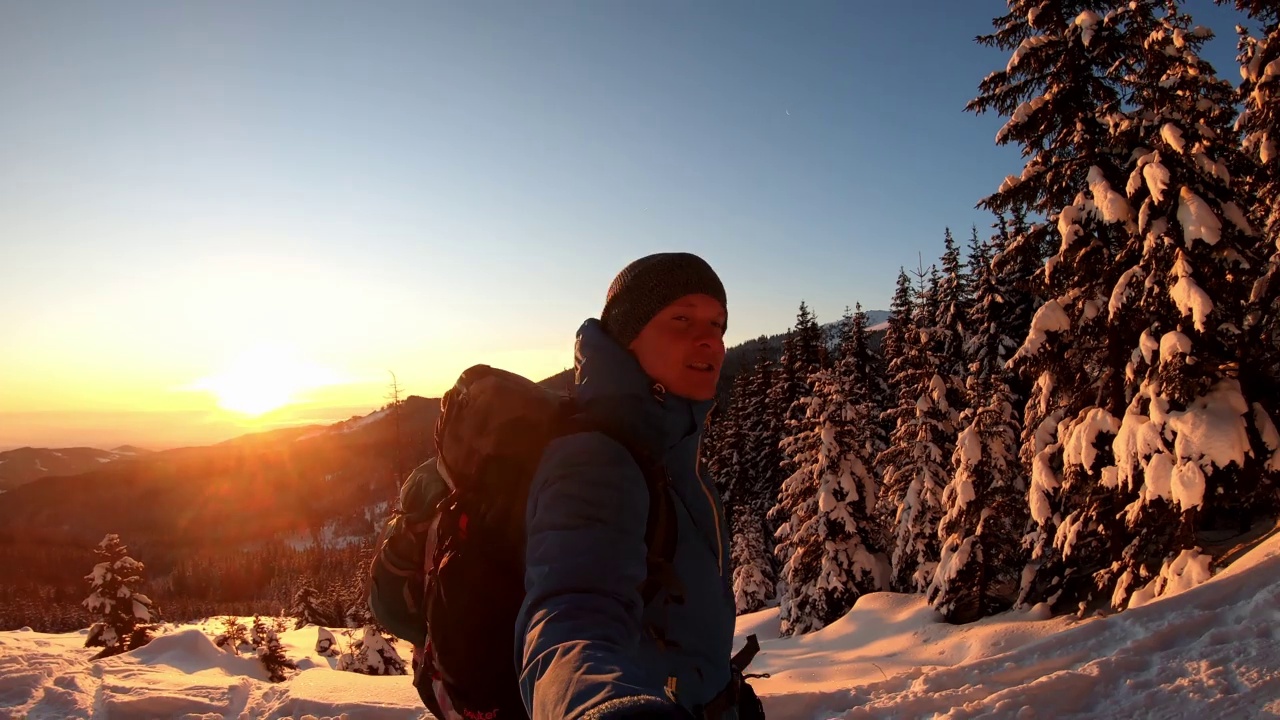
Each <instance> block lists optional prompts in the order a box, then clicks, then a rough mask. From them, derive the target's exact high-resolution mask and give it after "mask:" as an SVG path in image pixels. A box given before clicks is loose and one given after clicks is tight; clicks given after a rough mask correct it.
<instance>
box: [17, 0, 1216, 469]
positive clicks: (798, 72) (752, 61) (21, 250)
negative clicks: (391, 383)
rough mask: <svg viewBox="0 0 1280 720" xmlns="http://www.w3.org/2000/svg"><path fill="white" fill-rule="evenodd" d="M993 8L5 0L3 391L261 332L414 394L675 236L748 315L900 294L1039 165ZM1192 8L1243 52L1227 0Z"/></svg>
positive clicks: (159, 368) (775, 326) (971, 3)
mask: <svg viewBox="0 0 1280 720" xmlns="http://www.w3.org/2000/svg"><path fill="white" fill-rule="evenodd" d="M1003 8H1004V4H1003V3H1001V2H998V1H994V0H930V1H924V0H902V1H899V2H853V1H847V2H802V3H782V2H774V3H760V2H742V3H737V2H735V3H728V2H716V3H711V2H686V1H681V2H673V1H667V0H659V1H648V0H646V1H644V2H640V1H635V2H625V3H624V2H617V1H608V2H595V1H591V2H588V1H586V0H583V1H582V2H574V3H568V2H558V1H557V2H537V3H524V2H480V3H461V2H453V3H446V2H373V3H356V2H347V3H334V2H268V3H262V2H184V3H168V2H163V3H162V2H154V3H136V2H12V1H10V0H0V97H3V107H4V110H3V112H0V314H2V315H3V318H4V324H5V325H7V326H9V332H8V334H9V336H10V338H11V339H12V340H13V341H14V342H13V344H12V345H11V344H10V343H5V345H6V346H7V347H6V348H5V350H4V354H5V355H6V358H5V359H0V376H3V375H4V374H6V372H7V373H8V375H9V377H11V378H15V377H16V378H19V380H20V381H21V382H15V383H12V384H11V385H10V387H9V388H8V391H9V392H8V394H7V395H6V388H4V387H0V411H2V410H5V409H15V408H23V409H31V408H30V407H29V406H30V405H31V404H32V403H33V402H35V398H37V397H38V396H39V397H43V396H44V395H47V392H45V391H39V392H37V390H38V388H40V387H43V386H44V384H46V383H47V384H50V385H52V384H54V383H58V384H60V385H61V386H66V385H67V384H68V383H70V384H71V385H72V386H76V385H75V382H73V381H72V378H81V379H83V376H84V375H85V373H86V372H89V370H90V369H91V368H94V367H106V368H123V367H129V368H132V369H133V372H134V373H135V376H129V377H126V376H125V375H120V376H119V377H115V376H111V377H107V376H103V377H102V378H100V379H99V380H96V381H95V382H98V383H99V385H112V386H113V387H120V388H129V387H136V388H142V387H143V385H144V383H145V382H147V381H150V380H145V381H144V379H143V377H144V376H145V378H151V379H155V378H160V379H161V381H163V382H164V383H165V384H166V385H165V387H172V386H173V385H174V384H181V383H182V382H183V378H188V379H194V376H198V375H200V373H202V372H206V370H205V369H202V367H201V360H200V359H201V358H206V359H209V362H211V363H215V364H216V363H219V362H220V363H225V362H227V360H226V359H225V358H222V357H221V356H219V357H217V358H214V356H215V355H218V353H219V352H221V351H224V350H227V349H228V348H229V347H230V346H234V345H237V344H248V343H251V342H258V341H260V340H262V339H263V338H267V339H272V340H284V341H287V342H288V343H290V344H291V346H292V347H295V348H298V349H299V350H300V352H301V353H302V354H303V355H304V356H305V357H307V358H311V359H315V360H316V361H317V362H320V363H323V364H325V365H326V367H335V366H342V367H343V368H345V369H346V371H349V372H354V373H357V374H359V373H364V372H366V371H368V372H375V371H377V372H381V371H380V370H378V369H379V368H386V367H393V368H397V369H398V371H399V372H400V373H401V374H402V376H403V377H402V379H404V380H406V381H407V383H408V384H409V386H410V389H411V390H413V391H417V392H421V393H423V394H430V393H434V392H438V391H439V389H440V386H441V383H444V382H447V380H450V379H452V376H453V375H456V372H457V371H458V370H460V369H461V367H465V365H466V364H470V362H483V361H486V360H489V359H492V358H506V359H508V360H509V362H508V365H509V366H511V367H513V369H517V370H524V371H527V372H528V373H530V374H538V373H539V372H541V371H542V370H544V369H546V368H548V367H550V366H552V365H555V364H556V363H558V366H564V365H567V364H569V362H571V354H570V348H571V337H572V333H573V331H574V330H575V329H576V327H577V325H578V324H579V322H580V320H581V319H582V318H584V317H586V316H588V315H592V314H594V313H596V312H598V310H599V307H600V305H601V303H602V301H603V295H604V291H605V288H606V286H607V284H608V282H609V280H610V279H611V278H612V276H613V274H614V273H615V272H616V271H617V270H618V269H620V268H621V267H622V265H624V264H625V263H626V262H627V261H629V260H631V259H633V258H635V257H637V256H639V255H642V254H646V253H649V252H655V251H661V250H677V249H678V250H689V251H693V252H697V253H700V254H702V255H704V256H705V257H706V258H707V259H708V260H710V261H711V262H712V264H713V265H714V266H715V267H717V269H719V270H720V272H721V275H722V276H723V278H724V280H725V282H726V285H727V286H728V291H729V297H730V333H729V339H730V341H731V342H737V341H741V340H744V339H747V338H750V337H753V336H755V335H758V334H761V333H774V332H780V331H782V330H784V329H786V327H787V326H788V325H789V324H790V323H791V322H792V320H793V319H794V316H795V311H796V306H797V305H798V303H799V302H800V300H801V299H805V300H807V301H808V302H809V304H810V305H811V306H813V307H814V308H815V309H816V311H817V313H818V316H819V319H820V320H822V321H829V320H834V319H836V318H837V317H838V316H839V314H840V313H841V312H842V310H843V309H844V307H845V306H846V305H852V304H853V303H854V302H859V301H860V302H862V303H863V305H864V306H866V307H868V308H877V309H883V308H885V307H887V305H888V299H889V296H890V293H891V289H892V286H893V281H894V277H895V275H896V272H897V268H898V266H899V265H908V266H912V265H914V264H915V263H916V262H917V258H918V257H919V254H921V253H922V254H923V257H924V262H925V264H926V265H927V264H928V263H929V262H931V261H932V260H933V259H934V258H935V257H936V256H937V254H938V252H939V250H940V243H941V237H942V232H943V228H944V227H945V226H947V225H950V226H951V227H952V228H953V229H954V230H955V232H956V234H957V235H958V236H960V237H967V235H968V228H969V226H970V224H972V223H977V224H978V225H979V228H980V230H982V231H984V232H986V231H987V228H988V226H989V224H990V222H991V218H990V217H989V216H987V215H986V214H984V213H981V212H979V211H977V210H975V209H974V205H975V203H976V202H977V201H978V200H979V199H980V198H981V197H982V196H983V195H985V194H988V193H990V192H991V191H992V190H994V189H995V188H996V187H997V186H998V185H999V183H1000V180H1001V178H1003V177H1004V176H1005V175H1006V174H1009V173H1014V172H1018V171H1019V170H1020V168H1021V163H1020V161H1019V159H1018V157H1017V153H1016V151H1015V150H1013V149H1010V148H1004V149H1000V148H996V147H995V146H994V143H993V138H994V136H995V133H996V130H997V129H998V127H999V126H1000V124H1001V122H1002V121H1001V119H1000V118H996V117H991V116H984V117H976V116H973V115H971V114H969V113H965V112H963V106H964V104H965V103H966V102H967V101H968V100H969V99H971V98H972V97H973V95H974V94H975V92H976V87H977V84H978V82H979V81H980V80H981V78H982V77H983V76H984V75H985V74H987V73H988V72H990V71H991V70H993V69H996V68H998V67H1001V66H1003V65H1004V63H1005V62H1006V61H1007V56H1006V55H1005V54H1003V53H1000V52H998V51H993V50H988V49H986V48H982V47H979V46H978V45H976V44H975V43H974V42H973V41H972V39H973V37H974V36H975V35H977V34H980V33H983V32H987V31H988V30H989V29H990V20H991V18H992V17H993V16H995V15H998V14H1000V13H1001V12H1002V11H1003ZM1189 9H1190V10H1191V11H1192V13H1193V14H1196V15H1197V19H1198V20H1200V21H1201V22H1203V23H1205V24H1209V25H1211V26H1212V27H1214V28H1215V29H1217V30H1218V31H1219V32H1220V33H1222V32H1223V31H1225V32H1226V35H1225V36H1224V37H1220V38H1219V39H1218V40H1216V41H1215V47H1214V51H1213V52H1211V53H1209V54H1208V57H1209V59H1210V60H1211V61H1213V62H1215V64H1217V66H1218V68H1219V71H1220V73H1221V74H1222V75H1223V76H1224V77H1228V78H1230V79H1231V80H1232V81H1236V80H1237V79H1238V77H1239V76H1238V74H1237V72H1236V69H1235V67H1234V62H1233V60H1232V56H1233V55H1234V43H1235V38H1234V35H1233V34H1232V33H1231V22H1233V21H1234V19H1235V16H1234V14H1233V13H1231V12H1230V11H1228V10H1224V9H1221V8H1216V7H1213V6H1212V5H1211V4H1210V3H1208V2H1207V0H1206V1H1204V2H1201V3H1198V4H1197V3H1192V4H1190V5H1189ZM1224 19H1225V21H1224ZM14 348H16V352H15V351H14ZM446 355H447V356H448V359H442V358H443V357H444V356H446ZM73 356H76V357H78V358H79V359H78V360H73V359H71V358H72V357H73ZM553 358H554V359H553ZM559 358H563V362H559ZM468 361H470V362H468ZM6 362H7V363H8V364H7V365H6V364H4V363H6ZM495 364H497V363H495ZM428 367H430V368H431V370H429V371H428V370H427V369H426V368H428ZM175 368H176V369H175ZM353 368H354V369H353ZM19 384H21V385H23V386H24V387H27V388H28V389H29V392H28V393H27V394H26V395H23V394H22V393H21V392H19V391H18V390H16V389H15V387H14V386H16V385H19ZM0 385H3V382H0ZM76 387H78V386H76ZM32 388H35V389H32ZM68 392H72V391H68ZM77 392H78V394H76V393H77ZM99 394H100V395H102V397H104V398H105V397H106V394H104V393H99ZM72 395H73V396H74V397H73V398H72V399H68V400H67V401H66V402H65V403H63V405H64V406H65V409H73V408H74V407H78V406H76V405H75V403H76V402H81V404H82V405H85V407H89V406H93V407H97V406H99V405H102V406H104V407H105V406H106V405H111V407H114V408H116V409H120V407H121V406H122V405H123V404H126V403H124V401H119V400H118V399H117V402H116V403H115V404H114V405H112V404H111V403H110V402H108V401H107V400H105V399H102V398H99V399H98V400H94V402H90V403H88V404H87V405H86V404H85V403H86V402H88V401H87V400H85V398H91V397H97V396H96V395H94V394H93V392H90V391H89V390H88V389H84V390H81V391H75V392H72ZM76 398H78V399H76ZM378 399H379V400H380V398H378ZM99 401H100V402H99ZM94 403H98V404H97V405H94ZM6 404H7V407H6ZM2 440H3V438H0V444H3V442H2Z"/></svg>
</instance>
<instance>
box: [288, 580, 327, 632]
mask: <svg viewBox="0 0 1280 720" xmlns="http://www.w3.org/2000/svg"><path fill="white" fill-rule="evenodd" d="M320 607H321V602H320V599H319V597H318V593H316V589H315V588H313V587H311V586H310V585H303V586H302V587H300V588H298V592H297V593H295V594H294V596H293V604H292V605H291V606H290V607H289V615H290V616H291V617H294V618H296V619H297V624H296V625H295V626H294V629H301V628H303V627H304V626H306V625H308V624H310V625H318V626H324V625H326V624H328V622H329V621H330V620H331V619H332V618H330V617H328V615H327V614H326V613H325V612H324V611H323V610H321V609H320Z"/></svg>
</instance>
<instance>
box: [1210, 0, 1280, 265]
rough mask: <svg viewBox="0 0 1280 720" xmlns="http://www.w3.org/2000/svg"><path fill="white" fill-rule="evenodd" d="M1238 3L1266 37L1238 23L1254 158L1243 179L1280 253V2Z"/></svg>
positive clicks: (1245, 127) (1245, 121) (1242, 92)
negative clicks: (1252, 33) (1255, 33)
mask: <svg viewBox="0 0 1280 720" xmlns="http://www.w3.org/2000/svg"><path fill="white" fill-rule="evenodd" d="M1218 2H1219V3H1221V2H1223V0H1218ZM1234 5H1235V6H1236V8H1237V9H1239V10H1240V11H1241V12H1244V13H1246V14H1247V15H1248V16H1249V18H1250V19H1252V20H1254V21H1256V22H1258V23H1259V24H1260V25H1261V37H1253V36H1252V35H1251V34H1250V33H1249V31H1248V30H1247V29H1246V28H1245V27H1243V26H1238V30H1239V33H1240V41H1239V50H1240V54H1239V56H1238V57H1237V59H1238V60H1239V62H1240V75H1241V77H1242V80H1241V82H1240V87H1239V88H1238V96H1237V99H1238V101H1239V102H1240V104H1241V105H1242V107H1243V109H1242V110H1241V113H1240V117H1239V119H1238V121H1237V123H1236V127H1237V128H1239V130H1240V131H1241V133H1242V137H1241V147H1242V149H1243V151H1244V153H1245V155H1246V157H1247V158H1248V160H1249V163H1248V165H1247V167H1246V170H1245V176H1244V177H1243V178H1241V180H1242V181H1243V184H1244V186H1245V189H1246V191H1247V192H1248V193H1249V195H1250V196H1251V197H1254V198H1256V200H1257V202H1256V204H1254V205H1253V212H1251V213H1250V215H1251V217H1252V219H1253V221H1254V223H1255V225H1256V226H1257V227H1258V228H1259V229H1260V230H1262V231H1263V233H1264V234H1265V237H1266V238H1267V240H1268V241H1269V243H1270V244H1271V246H1272V250H1273V251H1275V249H1277V248H1276V243H1278V242H1280V6H1277V4H1276V3H1275V2H1272V1H1271V0H1235V2H1234Z"/></svg>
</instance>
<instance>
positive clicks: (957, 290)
mask: <svg viewBox="0 0 1280 720" xmlns="http://www.w3.org/2000/svg"><path fill="white" fill-rule="evenodd" d="M974 235H975V237H976V235H977V229H976V228H975V229H974ZM943 248H944V250H943V253H942V258H941V259H940V261H939V265H940V266H941V267H940V273H939V275H938V281H937V286H938V287H937V309H936V311H935V314H934V324H933V327H932V328H931V329H930V337H931V340H932V342H933V346H934V352H936V353H937V355H938V358H939V361H940V365H939V368H938V372H939V374H941V375H943V379H944V380H946V381H947V383H948V386H949V388H950V390H951V395H950V396H949V400H950V401H951V406H952V408H954V409H955V410H956V411H957V412H959V411H962V410H963V409H964V406H965V390H964V378H965V377H966V376H967V375H968V358H967V357H966V356H965V342H966V339H967V337H968V331H967V330H966V327H965V326H966V323H967V322H968V319H969V312H970V311H969V308H970V306H971V305H972V304H973V298H972V291H971V289H970V287H969V285H970V280H969V273H968V268H967V264H966V263H965V262H964V261H962V260H961V259H960V246H959V245H957V244H956V241H955V238H954V237H952V235H951V228H947V230H946V233H945V235H944V237H943Z"/></svg>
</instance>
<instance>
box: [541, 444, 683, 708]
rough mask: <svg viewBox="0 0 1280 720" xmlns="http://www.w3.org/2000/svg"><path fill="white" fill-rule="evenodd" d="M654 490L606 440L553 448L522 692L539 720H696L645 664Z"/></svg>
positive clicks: (544, 468)
mask: <svg viewBox="0 0 1280 720" xmlns="http://www.w3.org/2000/svg"><path fill="white" fill-rule="evenodd" d="M648 507H649V492H648V489H647V488H646V485H645V480H644V476H643V475H642V473H641V472H640V468H639V467H638V466H637V465H636V463H635V461H634V460H633V459H632V458H631V454H630V453H628V452H627V450H626V449H625V448H623V447H622V446H621V445H619V444H617V443H616V442H614V441H613V440H611V439H609V438H608V437H606V436H604V435H601V434H598V433H588V434H579V435H573V436H569V437H567V438H563V439H561V440H559V441H556V442H554V443H553V444H552V445H550V446H549V447H548V449H547V452H546V454H545V455H544V456H543V459H542V462H541V464H540V466H539V470H538V472H537V474H536V475H535V476H534V479H533V483H532V485H531V487H530V489H529V504H528V508H527V515H526V531H527V546H526V554H525V564H526V569H525V591H526V595H525V600H524V604H523V606H522V607H521V609H520V615H519V618H518V620H517V622H516V638H517V647H518V652H519V657H520V670H521V672H520V691H521V694H522V696H523V698H524V703H525V707H526V709H528V711H529V715H530V717H531V718H532V720H551V719H552V718H555V719H556V720H559V719H560V718H571V719H578V718H582V719H584V720H604V719H606V718H607V719H608V720H614V719H615V718H641V717H644V718H668V717H669V718H678V717H688V716H687V715H685V714H684V711H683V710H682V709H681V708H680V707H679V706H677V705H676V704H675V703H673V702H671V701H670V700H668V699H667V697H666V695H665V693H664V692H663V687H664V683H665V678H659V677H655V674H656V673H654V672H653V671H651V670H648V669H645V668H642V667H640V666H639V665H638V664H637V663H636V660H635V658H636V649H637V646H638V643H639V640H640V633H641V614H642V611H643V607H642V601H641V598H640V592H639V586H640V583H641V582H642V581H643V580H644V577H645V544H644V530H645V522H646V518H647V515H648Z"/></svg>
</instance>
